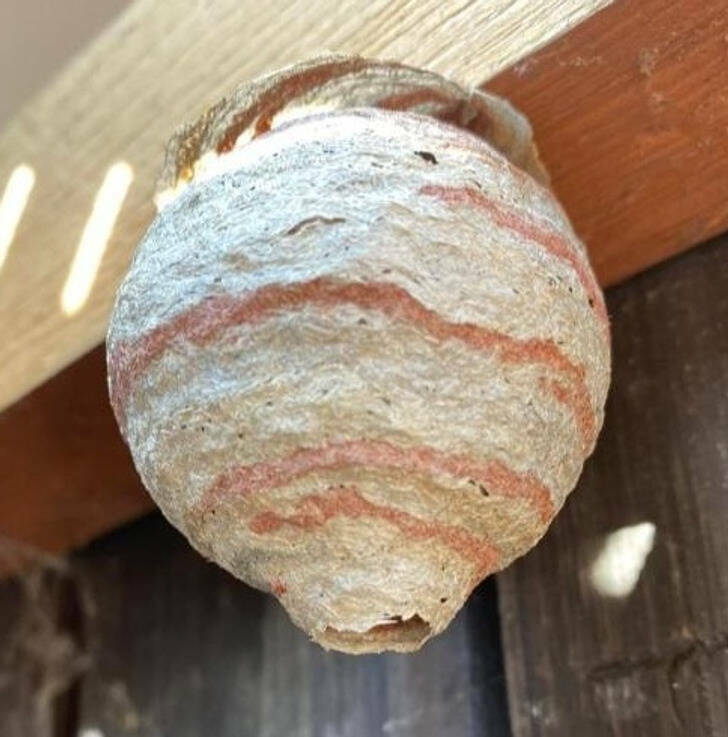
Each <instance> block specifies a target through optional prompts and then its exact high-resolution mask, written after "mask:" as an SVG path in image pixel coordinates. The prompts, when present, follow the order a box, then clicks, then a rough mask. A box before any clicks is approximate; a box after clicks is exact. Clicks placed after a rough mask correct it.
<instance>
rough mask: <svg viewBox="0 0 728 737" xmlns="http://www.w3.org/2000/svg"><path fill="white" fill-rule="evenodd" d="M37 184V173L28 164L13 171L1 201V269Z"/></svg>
mask: <svg viewBox="0 0 728 737" xmlns="http://www.w3.org/2000/svg"><path fill="white" fill-rule="evenodd" d="M34 184H35V172H34V171H33V169H31V168H30V167H29V166H28V165H27V164H21V165H20V166H17V167H15V169H13V172H12V174H11V175H10V178H9V179H8V183H7V185H6V186H5V192H3V198H2V200H0V269H2V267H3V264H4V263H5V259H6V257H7V255H8V251H9V250H10V245H11V244H12V242H13V239H14V238H15V231H16V230H17V228H18V224H19V223H20V219H21V218H22V217H23V212H24V211H25V206H26V205H27V204H28V198H29V197H30V192H31V190H32V189H33V185H34Z"/></svg>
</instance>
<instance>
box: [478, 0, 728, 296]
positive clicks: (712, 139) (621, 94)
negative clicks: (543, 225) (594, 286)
mask: <svg viewBox="0 0 728 737" xmlns="http://www.w3.org/2000/svg"><path fill="white" fill-rule="evenodd" d="M487 88H488V89H490V90H492V91H493V92H497V93H499V94H502V95H505V96H507V97H508V98H509V99H510V100H511V101H512V102H513V103H514V104H515V105H516V106H518V107H519V108H520V109H521V110H523V112H525V113H526V114H527V115H528V117H529V119H530V120H531V123H532V124H533V126H534V130H535V134H536V140H537V142H538V145H539V149H540V151H541V154H542V158H543V159H544V162H545V164H546V166H547V168H548V170H549V172H550V174H551V176H552V180H553V185H554V188H555V190H556V193H557V194H558V196H559V198H560V199H561V201H562V203H563V204H564V206H565V208H566V211H567V212H568V213H569V217H570V218H571V219H572V222H573V223H574V225H575V227H576V231H577V232H578V233H579V235H581V237H582V238H583V239H584V240H585V241H586V243H587V245H588V247H589V252H590V255H591V259H592V263H593V265H594V268H595V270H596V272H597V276H598V277H599V280H600V281H601V283H602V284H606V285H609V284H614V283H616V282H619V281H621V280H623V279H624V278H625V277H628V276H630V275H632V274H635V273H636V272H638V271H640V270H642V269H644V268H645V267H647V266H650V265H652V264H654V263H657V262H659V261H662V260H664V259H665V258H667V257H669V256H671V255H673V254H675V253H678V252H679V251H682V250H684V249H685V248H687V247H689V246H692V245H694V244H696V243H700V242H703V241H705V240H707V239H708V238H711V237H713V236H715V235H717V234H719V233H721V232H722V231H724V230H725V229H726V228H727V227H728V176H726V167H727V166H728V135H726V131H727V130H728V92H726V90H728V13H727V12H726V4H725V1H724V0H707V1H705V0H685V1H683V2H679V3H675V2H671V1H670V0H642V2H639V3H630V2H619V3H616V4H615V5H613V6H611V7H609V8H607V9H606V10H605V11H604V12H602V13H598V14H597V15H595V16H594V17H593V18H590V19H589V20H588V21H587V22H586V23H583V24H582V25H581V26H579V27H578V28H576V29H574V30H573V31H572V32H571V33H569V34H567V35H566V36H564V37H563V38H561V39H560V40H558V41H555V42H554V43H552V44H550V45H549V46H548V47H547V48H545V49H543V50H542V51H539V52H536V53H535V54H533V55H531V56H530V57H528V58H527V59H525V60H523V61H522V62H520V63H518V64H516V65H515V66H513V67H511V68H510V69H509V70H508V71H506V72H504V73H503V74H501V75H499V76H498V77H496V78H495V79H493V80H491V81H490V82H489V83H488V84H487Z"/></svg>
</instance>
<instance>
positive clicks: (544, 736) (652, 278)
mask: <svg viewBox="0 0 728 737" xmlns="http://www.w3.org/2000/svg"><path fill="white" fill-rule="evenodd" d="M727 249H728V237H723V238H722V239H719V240H717V241H714V242H713V243H710V244H706V245H704V246H701V247H700V248H698V249H696V250H695V251H693V252H691V253H689V254H686V255H684V256H682V257H680V258H679V259H675V260H674V261H672V262H670V263H667V264H663V265H661V266H659V267H658V268H656V269H655V270H653V271H650V272H647V273H645V274H642V275H640V276H639V277H637V278H636V279H634V280H632V281H630V282H628V283H627V284H624V285H623V286H620V287H617V288H616V289H614V290H612V291H610V293H609V294H608V300H607V302H608V306H609V310H610V313H611V315H612V332H613V337H614V357H613V360H614V361H613V362H614V378H613V382H612V389H611V392H610V396H609V401H608V403H607V413H606V417H607V419H606V423H605V426H604V430H603V432H602V437H601V438H600V439H599V444H598V445H597V450H596V453H595V454H594V457H593V458H592V459H591V460H590V461H589V462H588V463H587V467H586V470H585V473H584V475H583V476H582V479H581V481H580V482H579V486H578V488H577V489H576V490H575V491H574V492H573V493H572V495H571V496H570V497H569V500H568V501H567V503H566V506H565V507H564V509H563V510H562V511H561V513H560V514H559V516H558V518H557V519H556V521H555V522H554V525H553V527H552V528H551V530H549V533H548V534H547V535H546V537H545V538H544V540H543V541H542V542H541V543H540V544H539V545H538V546H537V547H536V548H535V549H534V550H533V551H531V553H529V554H528V555H527V556H526V557H525V558H523V559H522V560H520V561H518V562H517V563H516V564H515V565H513V566H512V567H511V568H509V569H508V570H507V571H505V572H504V573H503V574H501V575H500V576H499V577H498V593H499V599H500V607H501V623H502V629H503V635H504V652H505V660H506V672H507V676H508V699H509V702H510V712H511V724H512V727H513V734H514V737H537V736H538V737H561V736H562V735H607V734H609V735H613V736H614V737H627V736H628V735H662V736H663V737H672V736H673V735H674V737H678V735H691V737H713V736H714V735H719V734H720V735H725V734H728V635H727V633H728V567H727V566H726V562H727V561H728V536H726V529H728V496H727V495H726V490H728V463H727V462H726V438H727V437H728V391H727V390H726V376H728V331H727V330H726V326H727V325H728V258H726V254H727ZM640 523H642V524H644V523H651V524H652V525H654V528H655V535H654V548H653V549H652V551H651V552H650V553H649V555H648V557H647V559H646V561H645V562H644V568H643V569H642V571H641V573H640V575H639V576H638V578H637V581H636V585H635V587H634V590H633V591H631V593H628V594H627V595H625V596H623V597H621V598H620V597H614V596H611V597H609V596H604V595H603V594H600V591H604V590H605V589H606V590H608V591H612V592H613V593H616V588H615V584H618V583H619V582H620V580H621V581H622V582H624V579H623V578H622V577H623V576H624V573H625V570H626V568H627V567H628V566H629V565H630V563H631V561H632V555H634V552H633V551H634V548H631V547H630V548H629V549H628V551H625V552H623V553H622V555H621V556H620V557H619V558H618V559H617V560H616V561H615V560H612V562H611V565H606V562H608V559H605V558H603V559H602V561H604V562H603V563H602V564H601V565H600V566H599V568H598V569H596V570H598V572H599V575H598V578H595V576H594V571H595V569H594V562H595V560H596V559H597V556H598V555H599V554H600V553H602V551H603V546H604V545H605V542H606V539H607V536H608V535H609V534H610V533H613V532H615V531H616V530H620V529H623V528H624V527H631V526H633V525H635V524H640ZM639 529H640V530H641V533H640V534H637V537H635V538H633V539H634V540H640V539H641V541H642V542H643V543H645V542H649V539H646V538H645V531H646V528H645V527H641V528H639ZM631 534H632V535H634V534H636V533H635V531H634V529H633V530H632V532H631ZM623 539H624V537H623ZM612 540H614V538H612ZM647 549H648V548H647V547H646V548H643V549H642V552H643V553H644V552H646V550H647ZM630 553H631V554H630ZM615 564H616V565H615ZM610 570H611V571H612V572H613V575H614V576H616V579H614V582H613V583H612V580H611V579H610V578H607V577H605V573H609V572H610ZM595 581H596V583H597V586H595V585H594V582H595ZM606 583H610V584H611V585H610V586H609V587H608V588H607V587H605V584H606Z"/></svg>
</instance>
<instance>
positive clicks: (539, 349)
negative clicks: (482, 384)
mask: <svg viewBox="0 0 728 737" xmlns="http://www.w3.org/2000/svg"><path fill="white" fill-rule="evenodd" d="M306 304H313V305H316V306H318V307H324V308H329V307H336V306H337V305H341V304H353V305H356V306H358V307H360V308H362V309H368V310H378V311H380V312H383V313H384V314H386V315H388V316H389V317H392V318H393V319H399V320H405V321H409V322H412V323H415V324H417V325H420V326H421V327H423V328H424V329H425V330H426V331H427V332H428V333H429V334H430V335H432V336H433V337H435V338H437V339H438V340H441V341H442V340H447V339H457V340H460V341H462V342H464V343H466V344H467V345H469V346H471V347H473V348H475V349H476V350H482V351H486V352H490V351H495V352H496V353H497V355H498V356H499V357H500V359H501V360H503V361H505V362H507V363H512V364H523V363H534V364H540V365H543V366H544V367H546V368H548V369H550V370H554V371H558V372H559V373H562V374H563V375H564V376H565V377H566V378H567V379H568V380H569V381H570V382H572V383H573V385H574V390H573V391H572V392H570V393H567V392H562V393H561V394H560V395H557V394H554V392H553V391H552V390H551V389H549V391H551V393H552V394H553V395H554V397H555V398H556V400H557V401H559V402H561V403H562V404H565V405H566V406H567V407H569V409H570V410H571V411H572V413H573V415H574V417H575V419H576V422H577V425H578V428H579V431H580V433H581V434H582V437H583V439H584V444H585V446H588V445H590V444H591V442H592V440H593V438H592V435H593V424H594V420H593V417H592V419H591V422H589V420H588V419H587V420H585V418H584V416H583V412H582V411H581V409H580V408H583V407H585V406H589V407H591V404H590V399H589V393H588V390H587V388H586V384H585V382H584V367H583V366H581V365H578V364H574V363H572V362H571V361H570V360H569V359H568V358H567V357H566V356H565V355H564V354H563V353H562V352H561V351H560V350H559V348H558V346H556V345H555V343H554V342H553V341H551V340H539V339H535V338H533V339H529V340H519V339H517V338H514V337H512V336H510V335H508V334H507V333H500V332H498V331H496V330H491V329H489V328H485V327H481V326H478V325H473V324H470V323H454V322H449V321H448V320H445V319H444V318H442V317H440V315H438V314H437V313H436V312H435V311H434V310H430V309H428V308H427V307H425V306H424V305H423V304H422V303H421V302H419V301H418V300H416V299H415V298H414V297H413V296H412V295H411V294H409V292H407V290H405V289H403V288H402V287H399V286H396V285H394V284H388V283H380V282H371V283H351V282H350V283H342V282H337V281H333V280H330V279H326V278H323V277H322V278H319V279H314V280H312V281H308V282H299V283H296V284H288V285H281V284H272V285H270V286H267V287H261V288H260V289H258V290H257V291H255V292H253V293H252V294H250V295H246V296H243V297H238V296H233V295H219V296H215V297H210V298H208V299H205V300H203V301H202V302H200V303H198V304H196V305H194V306H193V307H191V308H189V309H188V310H185V311H184V312H182V313H180V314H179V315H177V316H176V317H174V318H172V319H171V320H170V321H168V322H166V323H162V324H161V325H159V326H158V327H157V328H155V329H154V330H151V331H150V332H149V333H147V334H146V335H143V336H142V337H140V338H139V339H137V340H135V341H130V342H127V343H122V344H121V345H119V346H118V347H117V348H116V349H115V350H114V351H113V352H112V354H111V355H110V357H109V377H110V386H111V403H112V405H113V407H114V410H115V412H116V415H117V419H118V420H119V423H120V424H121V426H122V427H123V426H124V405H125V404H126V401H127V399H128V397H129V394H130V392H131V389H132V386H133V383H134V381H135V380H137V379H138V377H139V376H141V374H142V373H144V371H145V370H146V369H147V367H148V366H149V365H150V364H151V363H152V362H153V361H155V360H156V359H158V358H159V357H160V356H161V355H162V354H163V353H164V352H165V351H166V350H168V349H169V348H170V346H171V345H172V344H173V343H174V342H175V341H178V340H186V341H190V342H192V343H196V344H198V345H202V344H204V343H207V342H210V341H212V340H214V339H215V338H216V337H217V336H219V335H220V334H221V333H222V332H223V331H224V330H225V329H226V328H228V327H231V326H233V325H241V324H245V323H250V324H253V323H256V322H260V321H262V320H264V319H265V318H266V317H268V316H270V315H273V314H276V313H279V312H285V311H286V310H293V309H299V308H300V307H302V306H304V305H306Z"/></svg>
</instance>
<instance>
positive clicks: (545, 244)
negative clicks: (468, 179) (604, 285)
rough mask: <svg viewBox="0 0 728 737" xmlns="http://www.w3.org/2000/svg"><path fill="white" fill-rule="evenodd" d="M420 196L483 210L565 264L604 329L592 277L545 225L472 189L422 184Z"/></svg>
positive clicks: (602, 311)
mask: <svg viewBox="0 0 728 737" xmlns="http://www.w3.org/2000/svg"><path fill="white" fill-rule="evenodd" d="M420 193H421V194H424V195H430V196H432V197H437V198H438V199H440V200H442V201H443V202H447V203H448V204H451V205H463V204H464V205H471V206H473V207H477V208H479V209H481V210H485V211H487V212H488V214H489V215H490V217H491V218H492V219H493V221H494V222H495V224H496V225H498V226H499V227H501V228H507V229H509V230H512V231H514V232H515V233H518V235H520V236H522V237H524V238H526V239H528V240H530V241H533V242H534V243H537V244H538V245H540V246H541V247H542V248H544V249H545V250H546V251H548V252H549V253H550V254H552V255H553V256H555V257H556V258H558V259H559V260H560V261H563V262H564V263H566V264H568V265H569V266H570V267H571V268H572V269H573V270H574V271H575V272H576V275H577V277H578V279H579V282H580V283H581V285H582V287H583V288H584V291H585V292H586V293H587V296H588V297H589V304H590V305H591V306H593V307H594V308H595V309H596V312H597V315H598V317H599V320H600V321H601V322H602V324H603V325H605V326H607V327H608V325H609V319H608V317H607V309H606V306H605V304H604V298H603V296H602V292H601V290H600V289H599V285H598V284H597V282H596V279H595V278H594V275H593V274H592V273H591V270H590V269H589V268H588V267H587V265H586V264H585V263H584V261H583V259H582V257H581V255H580V254H577V253H576V251H575V250H574V247H573V246H572V245H571V244H570V243H569V241H568V240H566V239H565V238H564V237H563V236H562V235H561V234H560V233H559V232H558V231H556V230H554V229H553V228H550V227H548V226H544V225H538V224H537V223H534V222H531V221H529V220H528V219H526V218H524V217H523V216H521V215H517V214H516V213H514V212H511V211H510V210H508V209H507V208H505V207H504V206H503V205H501V204H500V203H499V202H496V201H495V200H494V199H492V198H490V197H487V196H486V195H485V194H483V192H481V191H480V190H478V189H474V188H473V187H444V186H440V185H436V184H426V185H425V186H424V187H422V188H421V189H420Z"/></svg>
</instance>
